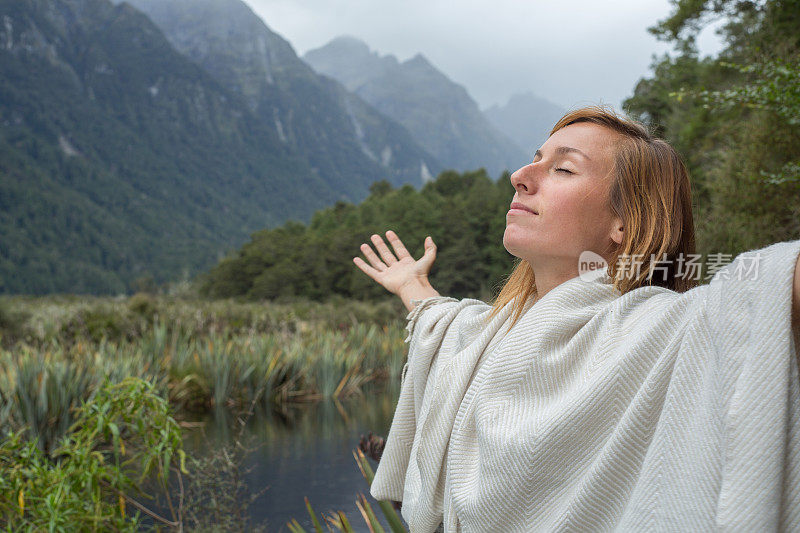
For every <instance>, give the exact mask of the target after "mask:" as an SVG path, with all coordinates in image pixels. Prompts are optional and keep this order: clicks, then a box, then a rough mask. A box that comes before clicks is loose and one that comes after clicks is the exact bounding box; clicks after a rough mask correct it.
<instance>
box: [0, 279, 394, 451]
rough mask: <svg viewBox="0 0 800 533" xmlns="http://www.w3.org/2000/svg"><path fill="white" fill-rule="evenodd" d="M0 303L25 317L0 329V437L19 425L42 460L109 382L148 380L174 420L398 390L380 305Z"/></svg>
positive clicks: (389, 326)
mask: <svg viewBox="0 0 800 533" xmlns="http://www.w3.org/2000/svg"><path fill="white" fill-rule="evenodd" d="M9 301H11V302H12V304H13V305H12V304H9ZM3 305H5V308H6V309H8V308H9V306H11V307H12V308H14V309H17V315H15V316H21V317H24V319H22V321H21V322H20V321H17V322H15V323H14V325H13V326H14V331H13V332H12V333H13V335H15V336H17V338H16V339H14V342H13V343H11V342H10V341H9V338H8V335H6V334H5V331H4V330H2V329H0V335H2V336H3V344H4V345H5V346H4V347H2V348H0V429H2V428H11V429H17V428H21V427H23V426H27V427H29V428H30V429H31V431H32V432H34V433H35V435H36V438H37V440H38V443H39V447H40V448H41V449H43V450H48V449H50V448H51V447H52V446H53V445H54V444H55V443H56V442H58V439H59V438H60V437H61V436H63V435H64V433H65V431H66V428H68V427H69V426H70V424H71V423H72V414H71V413H72V412H73V411H74V409H75V408H76V407H77V406H79V405H80V403H81V402H83V401H86V400H88V399H90V398H92V397H93V395H94V394H96V392H97V390H99V388H100V387H101V385H102V384H103V383H104V382H105V381H106V380H108V381H110V382H112V383H115V382H120V381H122V380H123V379H125V378H127V377H129V376H136V377H140V378H144V379H147V380H148V381H149V382H151V383H152V384H153V386H154V388H155V390H156V391H157V392H158V393H160V394H163V395H165V396H167V397H168V398H169V400H170V403H171V404H172V405H173V406H174V407H175V408H176V409H177V410H178V413H180V412H181V411H190V410H192V411H204V410H209V409H233V410H237V409H241V408H244V407H247V406H251V405H257V406H261V407H276V406H280V405H282V404H287V403H289V402H299V401H315V400H320V399H329V398H333V399H344V398H347V397H350V396H354V395H359V394H362V388H363V387H364V386H365V385H366V384H368V383H385V382H386V380H390V381H391V382H394V381H398V380H399V373H400V369H402V365H403V362H404V359H405V344H404V342H403V339H404V338H405V330H404V329H403V326H404V321H402V320H401V319H398V318H397V317H402V316H403V315H402V313H398V314H397V315H395V319H394V320H393V321H390V322H386V323H380V322H378V321H376V319H377V318H378V317H383V316H384V312H385V311H386V309H389V308H387V307H376V308H375V309H372V310H370V309H369V308H368V307H366V306H364V305H362V304H357V303H350V304H341V305H340V308H341V313H342V314H341V315H339V316H338V317H337V316H336V315H334V314H333V313H332V311H333V310H334V309H333V308H331V307H330V306H329V304H319V308H315V307H314V306H313V305H310V304H308V303H307V302H300V303H298V304H296V307H294V308H292V306H291V305H289V304H280V305H278V304H275V305H272V304H263V305H261V306H258V305H257V304H252V303H236V302H231V301H226V302H195V303H193V302H188V301H181V300H170V299H166V298H160V299H159V298H153V297H149V296H141V295H139V296H137V297H134V298H130V299H112V298H106V299H97V298H73V299H66V298H43V299H38V300H37V299H30V298H27V299H26V298H17V299H11V300H9V299H8V298H6V299H5V301H4V303H3ZM14 305H16V307H14ZM193 305H194V307H192V306H193ZM326 306H328V307H326ZM357 316H363V317H366V318H365V321H364V322H358V321H357V320H355V318H356V317H357ZM103 328H105V329H103Z"/></svg>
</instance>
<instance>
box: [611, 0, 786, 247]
mask: <svg viewBox="0 0 800 533" xmlns="http://www.w3.org/2000/svg"><path fill="white" fill-rule="evenodd" d="M674 4H675V9H674V12H673V13H672V14H671V16H669V17H668V18H667V19H665V20H663V21H660V22H659V23H658V24H656V25H655V26H654V27H653V28H651V32H653V33H654V34H656V35H658V36H659V37H660V38H662V39H664V40H667V41H670V42H673V43H675V44H676V45H677V49H678V51H679V54H678V55H677V56H676V57H672V58H670V57H664V58H662V59H660V60H658V61H656V63H655V64H654V65H653V68H654V72H653V76H652V77H651V78H648V79H643V80H641V81H640V82H639V83H638V85H637V86H636V89H635V91H634V94H633V96H631V97H630V98H629V99H628V100H626V102H625V104H624V106H625V108H626V110H627V111H629V112H630V113H631V114H633V115H635V116H638V117H639V118H641V119H643V120H645V121H647V122H649V123H651V124H652V126H653V127H654V128H656V130H657V131H658V133H659V134H660V135H662V136H663V137H664V138H666V139H667V140H668V141H669V142H671V143H672V144H673V145H674V146H675V147H676V148H677V149H678V150H679V151H680V152H681V154H682V155H683V156H684V158H685V160H686V162H687V164H688V166H689V170H690V173H691V175H692V178H693V192H694V198H695V204H696V211H695V222H696V225H697V237H698V247H699V250H700V251H701V252H704V253H712V252H722V253H732V254H736V253H738V252H741V251H743V250H747V249H752V248H756V247H759V246H763V245H766V244H769V243H772V242H777V241H782V240H791V239H797V238H800V166H799V165H798V162H800V128H798V123H800V62H799V60H800V53H799V52H800V50H798V45H800V4H798V3H797V2H787V1H775V0H771V1H759V2H751V1H726V0H713V1H700V2H698V1H694V0H678V1H676V2H674ZM719 17H722V18H723V19H724V20H725V22H726V23H725V25H724V27H723V29H722V34H723V36H724V37H725V40H726V43H727V46H726V48H725V49H724V50H723V51H722V52H721V53H720V55H719V57H718V58H713V59H712V58H703V59H701V58H699V56H698V53H697V49H696V46H695V40H696V37H697V34H698V32H699V31H700V30H701V29H702V28H703V27H705V26H706V25H707V24H708V23H709V22H710V21H711V20H714V19H715V18H719Z"/></svg>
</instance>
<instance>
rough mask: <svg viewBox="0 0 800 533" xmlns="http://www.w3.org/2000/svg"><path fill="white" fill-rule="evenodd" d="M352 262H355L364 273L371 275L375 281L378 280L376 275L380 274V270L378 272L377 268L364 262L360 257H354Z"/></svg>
mask: <svg viewBox="0 0 800 533" xmlns="http://www.w3.org/2000/svg"><path fill="white" fill-rule="evenodd" d="M353 262H354V263H355V264H356V266H357V267H358V268H360V269H361V270H362V271H363V272H364V274H366V275H367V276H369V277H371V278H372V279H374V280H375V281H378V279H377V276H378V275H379V274H380V272H378V271H377V270H375V269H374V268H372V267H371V266H369V265H368V264H366V263H365V262H364V260H363V259H361V258H360V257H354V258H353Z"/></svg>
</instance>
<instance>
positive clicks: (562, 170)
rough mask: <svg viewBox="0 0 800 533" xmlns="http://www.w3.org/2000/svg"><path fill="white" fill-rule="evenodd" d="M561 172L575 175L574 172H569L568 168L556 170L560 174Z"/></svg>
mask: <svg viewBox="0 0 800 533" xmlns="http://www.w3.org/2000/svg"><path fill="white" fill-rule="evenodd" d="M534 162H535V161H534ZM559 170H560V171H561V172H566V173H567V174H575V173H574V172H572V171H571V170H567V169H566V168H557V169H556V172H558V171H559Z"/></svg>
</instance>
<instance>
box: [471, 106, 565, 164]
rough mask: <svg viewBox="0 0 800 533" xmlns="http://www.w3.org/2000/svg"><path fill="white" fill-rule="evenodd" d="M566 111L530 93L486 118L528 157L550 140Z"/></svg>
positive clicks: (491, 110) (496, 108)
mask: <svg viewBox="0 0 800 533" xmlns="http://www.w3.org/2000/svg"><path fill="white" fill-rule="evenodd" d="M564 113H566V110H565V109H564V108H562V107H560V106H558V105H556V104H554V103H552V102H549V101H547V100H545V99H544V98H539V97H538V96H536V95H534V94H533V93H531V92H527V93H521V94H515V95H513V96H512V97H511V98H509V100H508V103H507V104H506V105H504V106H502V107H500V106H496V105H495V106H492V107H490V108H489V109H486V110H485V111H484V115H486V117H487V118H488V119H489V121H491V123H492V124H494V126H495V127H496V128H497V129H499V130H500V131H503V132H505V133H506V134H507V135H508V136H509V137H511V138H512V139H514V141H515V142H516V143H517V144H518V145H519V146H521V147H522V148H524V149H525V152H526V153H527V154H529V157H533V152H535V151H536V150H537V149H538V148H539V147H540V146H541V145H542V144H543V143H544V141H546V140H547V137H549V136H550V130H551V129H552V128H553V126H554V125H555V123H556V122H558V119H560V118H561V117H562V116H563V115H564Z"/></svg>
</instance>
